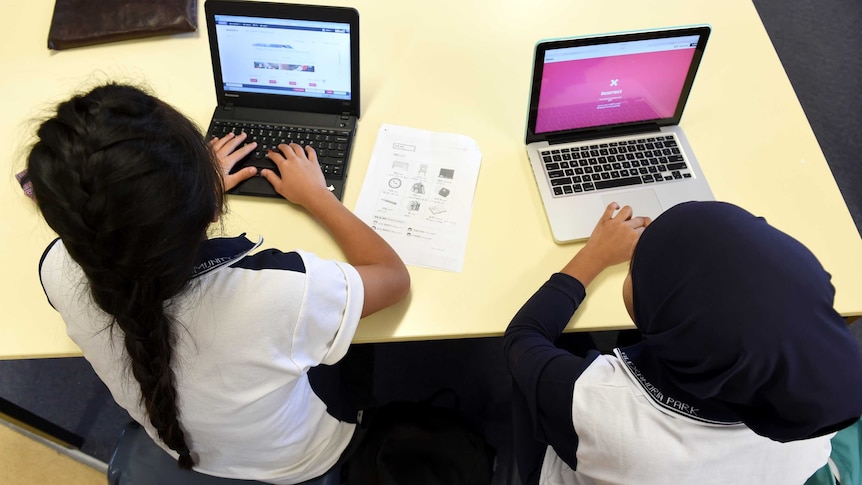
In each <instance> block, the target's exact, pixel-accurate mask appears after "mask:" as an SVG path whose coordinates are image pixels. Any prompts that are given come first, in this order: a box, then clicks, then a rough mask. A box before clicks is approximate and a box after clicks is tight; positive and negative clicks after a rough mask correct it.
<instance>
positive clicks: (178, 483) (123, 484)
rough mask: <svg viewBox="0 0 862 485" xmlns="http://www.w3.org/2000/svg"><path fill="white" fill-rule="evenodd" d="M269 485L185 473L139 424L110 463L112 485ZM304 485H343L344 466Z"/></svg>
mask: <svg viewBox="0 0 862 485" xmlns="http://www.w3.org/2000/svg"><path fill="white" fill-rule="evenodd" d="M152 484H159V485H243V484H245V485H266V484H264V483H263V482H257V481H252V480H236V479H230V478H221V477H214V476H212V475H205V474H203V473H198V472H195V471H192V470H183V469H181V468H180V467H178V466H177V461H176V460H175V459H174V458H173V457H171V455H169V454H167V453H165V451H164V450H162V449H161V448H159V446H158V445H156V444H155V443H154V442H153V440H152V439H150V437H149V436H148V435H147V432H146V431H144V429H143V428H142V427H141V425H139V424H138V423H136V422H134V421H133V422H131V423H129V424H127V425H126V427H125V428H123V433H122V435H121V436H120V441H119V443H117V448H116V449H115V450H114V455H113V456H112V457H111V462H110V463H109V464H108V485H152ZM300 485H341V467H340V466H336V467H333V469H331V470H329V471H328V472H326V474H324V475H322V476H320V477H318V478H315V479H312V480H308V481H306V482H302V484H300Z"/></svg>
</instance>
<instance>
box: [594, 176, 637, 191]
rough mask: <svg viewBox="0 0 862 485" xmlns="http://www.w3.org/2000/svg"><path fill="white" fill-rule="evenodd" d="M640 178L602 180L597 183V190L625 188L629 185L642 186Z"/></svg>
mask: <svg viewBox="0 0 862 485" xmlns="http://www.w3.org/2000/svg"><path fill="white" fill-rule="evenodd" d="M642 183H643V182H642V181H641V178H640V177H626V178H621V179H611V180H601V181H598V182H596V188H597V189H612V188H614V187H625V186H627V185H639V184H642Z"/></svg>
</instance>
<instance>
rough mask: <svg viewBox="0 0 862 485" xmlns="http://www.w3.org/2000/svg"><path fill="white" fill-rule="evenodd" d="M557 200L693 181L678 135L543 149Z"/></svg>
mask: <svg viewBox="0 0 862 485" xmlns="http://www.w3.org/2000/svg"><path fill="white" fill-rule="evenodd" d="M539 156H541V157H542V161H543V162H544V164H545V172H546V173H547V174H548V180H549V181H550V183H551V190H552V192H553V194H554V197H565V196H569V195H575V194H580V193H583V192H591V191H594V190H603V189H612V188H617V187H625V186H628V185H642V184H654V183H659V182H661V183H666V182H670V181H674V180H680V179H684V178H691V176H692V175H691V170H690V168H689V166H688V163H687V162H686V161H685V158H684V157H683V155H682V152H681V151H680V149H679V146H678V143H677V139H676V136H674V135H665V134H662V135H658V136H651V137H639V138H633V139H630V140H617V141H614V142H610V143H601V144H586V145H575V146H572V145H568V146H567V147H566V148H560V147H559V146H554V147H551V148H547V149H543V150H539Z"/></svg>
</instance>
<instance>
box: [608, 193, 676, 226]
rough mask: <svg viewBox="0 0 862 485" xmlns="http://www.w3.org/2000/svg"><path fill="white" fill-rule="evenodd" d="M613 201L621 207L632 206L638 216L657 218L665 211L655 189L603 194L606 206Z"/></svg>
mask: <svg viewBox="0 0 862 485" xmlns="http://www.w3.org/2000/svg"><path fill="white" fill-rule="evenodd" d="M611 202H616V203H617V204H619V205H620V207H623V206H626V205H629V206H631V207H632V211H633V212H634V215H635V216H636V217H637V216H649V217H650V218H652V219H655V218H656V217H658V216H659V214H661V213H662V212H663V211H662V208H661V204H660V203H659V201H658V197H656V195H655V191H654V190H653V189H642V190H632V191H628V192H620V193H616V194H608V195H604V196H602V203H603V204H604V205H605V207H607V206H608V204H610V203H611Z"/></svg>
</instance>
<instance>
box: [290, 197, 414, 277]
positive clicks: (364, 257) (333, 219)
mask: <svg viewBox="0 0 862 485" xmlns="http://www.w3.org/2000/svg"><path fill="white" fill-rule="evenodd" d="M305 208H306V209H307V210H308V212H310V213H311V215H312V216H313V217H314V218H315V219H317V220H318V221H319V222H320V224H321V225H322V226H323V227H324V228H325V229H326V230H327V232H329V234H330V235H331V236H332V238H333V239H334V240H335V242H336V244H338V247H339V248H341V250H342V252H343V253H344V257H345V258H346V259H347V262H348V263H350V264H352V265H354V266H364V265H369V264H384V265H390V264H391V265H403V263H402V262H401V258H400V257H399V256H398V254H397V253H395V251H394V250H393V249H392V247H390V246H389V244H387V243H386V241H384V240H383V238H381V237H380V236H379V235H378V234H377V233H376V232H374V231H373V230H372V229H371V228H370V227H368V225H367V224H365V223H364V222H362V220H361V219H359V218H358V217H356V215H355V214H353V213H352V212H350V210H349V209H347V208H346V207H344V205H342V204H341V202H339V201H338V199H337V198H335V196H334V195H332V194H331V193H329V191H326V192H325V193H322V194H321V196H320V197H317V198H315V199H314V200H313V201H311V202H309V203H307V204H306V205H305Z"/></svg>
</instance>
